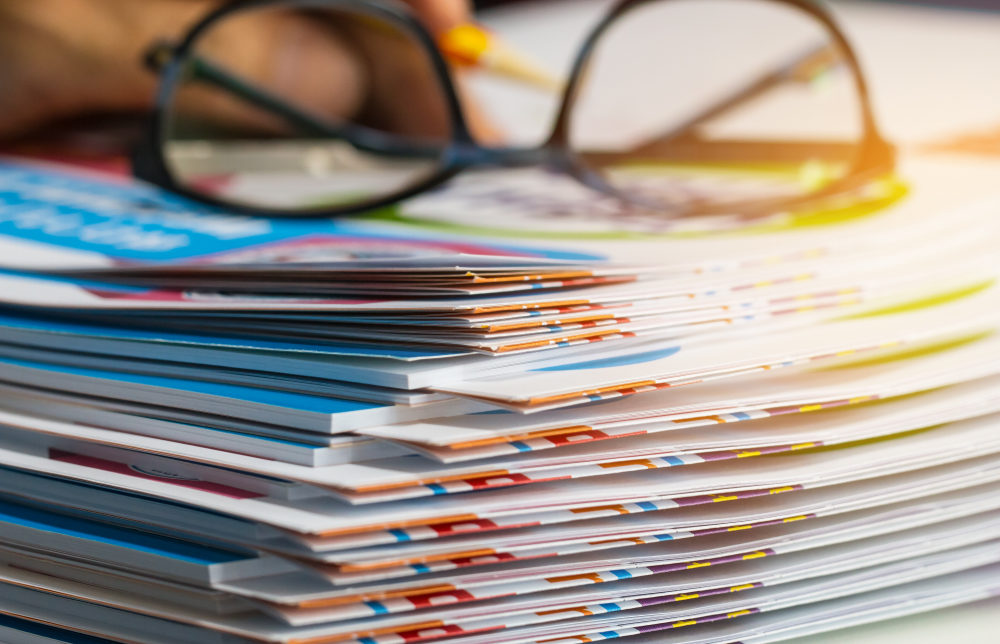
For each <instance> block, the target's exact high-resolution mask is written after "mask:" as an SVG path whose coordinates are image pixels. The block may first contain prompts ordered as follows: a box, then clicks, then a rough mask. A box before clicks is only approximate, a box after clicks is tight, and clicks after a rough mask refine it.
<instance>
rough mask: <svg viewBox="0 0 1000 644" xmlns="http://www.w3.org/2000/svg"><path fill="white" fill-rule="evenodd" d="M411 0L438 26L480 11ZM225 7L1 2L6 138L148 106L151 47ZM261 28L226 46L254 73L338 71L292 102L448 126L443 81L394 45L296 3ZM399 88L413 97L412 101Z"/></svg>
mask: <svg viewBox="0 0 1000 644" xmlns="http://www.w3.org/2000/svg"><path fill="white" fill-rule="evenodd" d="M406 2H407V4H409V5H410V7H411V8H412V9H413V11H414V13H415V14H416V16H417V17H418V18H419V19H420V20H422V21H423V22H424V24H425V25H426V26H427V28H428V29H429V30H430V31H431V32H432V33H434V34H437V33H440V32H442V31H444V30H447V29H449V28H451V27H453V26H455V25H457V24H460V23H463V22H467V21H468V20H469V18H470V14H469V5H468V3H467V1H466V0H406ZM218 4H219V0H143V1H140V0H32V2H22V1H21V0H0V88H2V91H0V138H10V137H15V136H21V135H24V134H26V133H28V132H30V131H31V130H33V129H37V128H39V127H41V126H43V125H44V124H45V123H47V122H51V121H53V120H56V119H61V118H67V117H74V116H78V115H82V114H88V113H116V112H135V111H142V110H145V109H148V108H149V107H150V106H151V104H152V98H153V94H154V91H155V85H156V79H155V78H154V77H153V75H151V74H149V73H148V71H146V70H145V69H144V68H143V67H142V65H141V63H140V61H141V58H142V54H143V52H144V51H145V50H146V48H147V47H148V46H149V45H150V44H151V43H153V42H155V41H158V40H176V39H177V38H178V37H179V36H180V35H182V34H183V33H184V31H185V30H186V29H187V28H188V27H189V26H190V25H191V24H193V23H194V22H195V21H196V20H197V19H198V18H200V17H201V16H202V15H204V14H205V13H207V12H208V11H210V10H211V9H212V8H213V7H215V6H217V5H218ZM250 29H251V30H254V31H251V32H250V33H245V32H244V33H241V38H240V39H238V40H235V41H233V42H228V43H224V46H225V47H227V51H228V54H227V56H228V57H230V58H233V57H234V56H235V57H237V58H239V59H240V60H241V61H245V64H241V66H242V67H244V69H243V70H241V71H242V72H243V73H246V74H247V75H248V76H249V77H250V78H251V79H257V78H265V77H268V76H269V75H273V73H274V67H275V66H276V62H275V61H279V62H280V64H281V65H284V66H287V67H292V68H294V67H296V66H299V67H302V68H309V69H311V70H313V71H312V75H313V76H316V75H319V76H321V77H324V78H329V82H327V83H323V84H308V85H310V86H304V85H306V84H302V85H299V86H292V87H287V88H285V89H286V91H287V92H288V94H287V95H286V98H288V99H290V100H292V101H293V102H297V103H298V104H300V105H304V106H306V107H309V108H310V109H313V110H315V111H317V112H322V113H325V114H329V115H331V116H336V117H352V116H354V115H355V114H357V113H358V112H359V111H360V110H362V109H364V110H367V111H368V112H370V116H371V117H372V118H375V119H377V120H378V121H380V125H381V126H382V127H385V128H386V129H388V130H390V131H399V132H402V133H415V132H417V131H418V130H419V131H421V132H438V131H441V130H442V128H443V127H444V125H445V124H444V123H443V122H441V119H442V118H444V116H443V113H441V111H440V110H435V109H433V108H432V104H433V102H434V101H437V99H438V91H439V90H438V88H437V87H434V86H433V79H430V78H428V77H427V75H426V74H424V75H423V76H421V75H419V74H413V73H410V72H411V71H412V67H413V65H412V60H407V57H406V56H402V55H399V52H398V51H397V52H393V50H392V48H385V47H381V48H380V47H377V44H378V43H368V44H366V43H365V42H361V43H360V44H359V42H358V41H357V40H353V41H349V39H345V38H342V37H341V36H340V35H338V33H337V32H336V31H334V30H331V29H329V28H328V26H326V25H323V24H322V22H321V21H317V20H315V19H314V18H311V17H310V16H306V15H297V14H293V13H290V12H289V13H283V14H281V17H280V20H273V19H272V20H266V19H262V20H259V21H257V22H256V24H250ZM289 45H292V46H289ZM359 49H362V50H365V49H366V50H367V51H359ZM244 50H245V51H244ZM278 50H280V51H281V55H280V56H279V55H278V54H277V53H276V52H277V51H278ZM394 53H395V54H396V55H393V54H394ZM401 83H402V84H403V86H401V85H400V84H401ZM400 96H405V97H406V98H407V100H406V101H405V102H401V101H400V100H399V98H400ZM470 111H471V112H473V117H472V120H473V129H479V130H480V131H486V129H487V128H486V127H485V126H481V127H478V128H477V126H476V123H477V122H481V119H477V118H476V117H475V116H474V114H475V110H470Z"/></svg>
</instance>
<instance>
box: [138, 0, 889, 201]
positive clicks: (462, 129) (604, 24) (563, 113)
mask: <svg viewBox="0 0 1000 644" xmlns="http://www.w3.org/2000/svg"><path fill="white" fill-rule="evenodd" d="M673 1H675V0H618V2H617V3H616V4H615V5H614V6H612V7H611V9H610V10H609V11H607V12H606V13H605V14H604V15H603V16H602V17H601V19H600V20H599V21H598V23H597V24H596V25H595V26H594V27H593V28H592V29H591V30H590V32H588V34H587V35H586V37H585V38H584V41H583V43H582V45H581V46H580V47H579V50H578V52H577V54H576V56H575V58H574V61H573V65H572V67H571V71H570V74H569V77H568V81H567V84H566V87H565V88H564V89H563V92H562V97H561V100H560V103H559V107H558V109H557V112H556V117H555V119H554V121H553V124H552V129H551V132H550V134H549V136H548V137H547V138H546V139H545V141H543V142H542V143H541V144H540V145H538V146H536V147H532V148H494V147H487V146H483V145H480V144H479V143H477V142H476V140H475V138H474V137H473V136H472V133H471V131H470V130H469V127H468V121H467V120H466V118H465V113H464V110H463V108H462V104H461V100H460V98H459V95H458V92H457V89H456V86H455V82H454V79H453V78H452V75H451V71H450V68H449V66H448V63H447V62H446V61H445V59H444V56H443V55H442V53H441V51H440V50H439V49H438V47H437V45H436V43H435V41H434V38H433V36H432V35H431V34H430V32H429V31H428V30H427V29H426V27H424V25H423V24H422V23H421V22H420V21H419V20H418V19H417V17H416V16H415V15H414V14H413V13H412V12H411V11H410V10H409V9H408V8H407V7H406V6H405V5H402V4H400V3H397V2H395V1H393V0H390V1H389V2H386V1H385V0H237V1H235V2H230V3H227V4H225V5H222V6H220V7H217V8H216V9H214V10H212V11H210V12H209V13H207V14H206V15H205V16H204V17H202V18H201V19H200V20H199V21H198V22H196V23H195V24H194V25H193V26H192V27H191V28H190V29H189V30H188V31H187V32H186V33H185V35H184V37H183V38H182V39H181V40H180V41H179V42H178V43H177V44H176V45H170V46H169V50H170V51H169V53H170V58H169V60H168V61H167V62H166V64H165V65H163V66H162V68H161V70H160V85H159V88H158V90H157V92H156V95H155V100H154V105H153V108H152V110H151V112H150V114H149V117H148V119H147V126H146V128H145V132H144V133H143V136H142V137H141V139H140V141H139V144H138V145H137V146H136V148H135V150H134V152H133V158H132V167H133V174H134V175H135V176H136V177H137V178H139V179H141V180H144V181H147V182H150V183H153V184H155V185H157V186H160V187H162V188H165V189H168V190H170V191H171V192H174V193H176V194H179V195H181V196H184V197H186V198H189V199H192V200H194V201H197V202H201V203H204V204H208V205H210V206H214V207H217V208H222V209H226V210H229V211H235V212H239V213H243V214H250V215H260V216H265V217H270V218H280V219H310V218H317V217H325V218H330V217H340V216H347V215H358V214H362V213H365V212H367V211H374V210H377V209H379V208H384V207H386V206H391V205H394V204H396V203H399V202H400V201H403V200H406V199H409V198H411V197H414V196H417V195H419V194H422V193H424V192H427V191H428V190H431V189H433V188H435V187H438V186H440V185H442V184H444V183H445V182H447V181H448V180H450V179H451V178H453V177H455V176H456V175H458V174H459V173H461V172H462V171H464V170H466V169H469V168H472V167H476V166H490V165H492V166H516V167H521V166H531V165H544V166H546V167H549V168H551V169H553V170H556V171H559V172H562V173H565V174H567V175H569V176H571V177H572V178H574V179H576V180H577V181H579V182H580V183H582V184H584V185H585V186H587V187H589V188H591V189H593V190H596V191H598V192H601V193H603V194H611V195H618V191H617V190H616V189H614V188H613V187H611V186H609V185H607V184H605V183H604V182H603V181H602V180H601V179H600V178H599V176H598V175H597V174H596V173H595V171H594V170H593V169H591V168H589V167H587V166H586V164H584V163H583V162H582V160H581V159H580V158H579V157H578V155H577V154H575V153H574V151H573V150H572V148H571V147H570V144H569V126H570V118H571V116H572V110H573V106H574V104H575V102H576V100H577V99H578V98H579V93H580V88H581V82H582V81H581V79H582V76H583V73H584V70H585V68H586V66H587V63H588V61H589V60H590V58H591V56H592V55H593V54H594V51H595V49H596V47H597V44H598V43H599V42H600V39H601V36H602V35H603V34H604V33H605V32H606V31H607V30H608V29H609V28H610V27H611V26H612V25H614V24H615V22H616V21H617V20H618V19H619V18H620V17H621V16H623V15H624V14H626V13H628V12H629V11H631V10H633V9H635V8H638V7H640V6H642V5H646V4H652V3H654V2H657V3H665V2H673ZM755 1H757V2H770V3H773V4H776V5H784V6H790V7H793V8H795V9H798V10H801V11H803V12H805V13H806V14H808V15H809V16H810V17H812V18H814V19H816V20H817V21H818V22H819V23H820V24H821V25H822V26H823V27H824V28H825V29H826V31H827V32H828V33H829V35H831V36H832V37H833V40H834V44H836V45H837V46H838V47H839V48H840V50H841V51H842V53H843V56H844V59H845V62H846V64H847V66H848V68H849V70H850V72H851V76H852V77H853V79H854V85H855V90H856V92H857V95H858V101H859V105H860V110H861V121H862V129H863V130H862V139H861V142H860V145H859V153H858V155H857V157H856V159H855V160H854V163H853V166H852V167H851V168H850V170H849V171H848V172H846V173H845V174H844V176H842V177H841V178H839V179H837V180H836V181H834V182H832V183H831V184H830V185H828V186H827V187H825V188H824V189H823V190H822V191H821V193H811V194H810V195H808V200H812V199H814V198H822V196H823V195H825V194H830V193H832V192H836V191H837V190H839V189H841V188H842V187H844V186H849V185H850V184H851V183H852V182H856V181H857V179H858V177H859V176H867V175H871V174H873V173H877V172H884V173H886V174H888V173H890V172H892V170H893V169H894V167H895V148H894V146H893V145H892V144H891V143H889V142H888V140H886V139H885V138H884V137H883V135H882V134H881V131H880V129H879V127H878V124H877V120H876V118H875V115H874V110H873V107H872V102H871V97H870V92H869V88H868V83H867V80H866V78H865V75H864V73H863V71H862V69H861V65H860V62H859V60H858V57H857V55H856V53H855V50H854V48H853V47H852V46H851V44H850V42H849V41H848V39H847V37H846V35H845V34H844V32H843V31H842V30H841V28H840V27H839V25H838V24H837V22H836V21H835V20H834V18H833V16H832V15H831V14H830V13H829V11H827V10H826V9H825V8H824V7H823V6H822V5H821V4H820V3H819V2H816V1H814V0H755ZM283 6H295V7H303V8H320V9H322V8H327V9H329V8H338V7H340V8H350V9H352V10H355V11H360V12H371V13H372V14H373V15H375V16H378V17H380V18H383V19H386V20H389V21H390V22H392V23H394V24H396V25H397V26H399V27H401V28H402V29H404V30H405V31H406V32H407V33H409V34H410V35H411V36H413V37H415V38H416V40H417V42H418V43H419V44H420V45H421V46H422V47H423V48H424V49H425V53H426V55H427V56H428V60H429V61H430V62H431V67H432V70H433V72H434V75H435V76H436V77H437V81H438V82H439V83H440V88H441V91H442V93H443V98H444V99H445V106H446V109H447V112H448V117H449V119H450V132H451V137H450V140H449V141H448V142H447V145H446V146H445V147H444V149H443V150H442V157H441V159H440V166H439V167H438V168H437V169H436V170H435V171H432V172H430V173H428V175H427V176H426V177H425V178H423V179H422V180H420V181H416V182H415V183H414V184H412V185H409V186H407V187H406V188H404V189H402V190H398V191H396V192H393V193H389V194H386V195H384V196H381V197H378V198H374V199H369V200H366V201H361V202H356V203H351V204H347V205H344V206H338V207H321V208H316V209H297V210H282V209H280V208H273V207H265V206H253V205H249V204H244V203H238V202H230V201H227V200H224V199H218V198H215V197H213V196H211V195H208V194H205V193H201V192H197V191H195V190H192V189H190V188H188V187H187V186H185V185H184V184H183V183H182V182H180V181H178V180H177V178H176V177H175V176H174V174H173V172H172V171H171V170H170V167H169V164H168V163H167V161H166V154H165V150H164V148H163V142H164V132H165V128H166V124H167V122H168V113H169V110H170V106H171V104H172V99H173V97H174V94H175V92H176V91H177V86H178V83H179V82H180V80H181V74H182V72H183V69H184V63H185V62H186V61H188V60H189V59H190V58H191V55H192V52H193V49H194V47H195V44H196V43H197V42H198V40H199V38H200V37H201V36H202V35H203V34H204V33H205V32H206V31H208V30H209V29H210V28H211V27H213V26H214V25H215V24H216V23H217V22H219V21H221V20H224V19H226V18H228V17H230V16H232V15H233V14H237V13H242V12H247V11H252V10H259V9H266V8H273V7H279V8H280V7H283Z"/></svg>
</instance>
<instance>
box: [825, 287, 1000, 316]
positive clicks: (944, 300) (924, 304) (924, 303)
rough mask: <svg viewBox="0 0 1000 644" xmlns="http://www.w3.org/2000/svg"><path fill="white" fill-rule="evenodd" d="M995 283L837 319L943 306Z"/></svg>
mask: <svg viewBox="0 0 1000 644" xmlns="http://www.w3.org/2000/svg"><path fill="white" fill-rule="evenodd" d="M995 284H996V280H994V279H988V280H984V281H982V282H977V283H975V284H972V285H968V286H963V287H960V288H956V289H952V290H949V291H944V292H942V293H935V294H933V295H928V296H925V297H921V298H917V299H915V300H910V301H909V302H901V303H898V304H891V305H889V306H883V307H878V308H873V309H869V310H867V311H861V312H860V313H852V314H851V315H845V316H844V317H841V318H837V320H836V321H841V320H858V319H862V318H874V317H879V316H881V315H895V314H897V313H911V312H913V311H919V310H921V309H929V308H933V307H935V306H941V305H942V304H948V303H950V302H955V301H958V300H961V299H962V298H965V297H970V296H972V295H976V294H977V293H982V292H983V291H985V290H987V289H989V288H992V287H993V286H994V285H995Z"/></svg>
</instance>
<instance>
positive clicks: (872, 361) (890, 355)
mask: <svg viewBox="0 0 1000 644" xmlns="http://www.w3.org/2000/svg"><path fill="white" fill-rule="evenodd" d="M995 333H996V332H995V331H992V330H991V331H981V332H978V333H974V334H972V335H967V336H962V337H960V338H957V339H951V340H944V341H942V342H932V343H930V344H921V345H918V346H915V347H912V346H911V347H906V348H903V349H898V350H895V351H887V352H885V353H879V355H877V356H874V357H871V358H861V359H859V360H851V361H849V362H840V363H838V364H835V365H828V366H824V367H818V368H816V369H814V371H835V370H838V369H854V368H855V367H872V366H875V365H880V364H886V363H889V362H895V361H897V360H911V359H913V358H922V357H924V356H929V355H931V354H933V353H940V352H943V351H949V350H951V349H957V348H958V347H962V346H966V345H969V344H974V343H976V342H979V341H980V340H982V339H984V338H988V337H990V336H992V335H994V334H995Z"/></svg>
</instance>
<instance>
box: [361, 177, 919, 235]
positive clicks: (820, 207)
mask: <svg viewBox="0 0 1000 644" xmlns="http://www.w3.org/2000/svg"><path fill="white" fill-rule="evenodd" d="M908 193H909V188H908V186H907V185H906V184H905V183H904V182H903V181H902V179H900V178H899V177H898V176H896V175H889V176H886V177H883V178H881V179H878V180H876V181H873V182H872V183H871V184H870V185H869V186H867V187H866V188H864V194H862V195H858V194H853V195H839V196H836V197H829V198H827V199H824V200H823V201H822V202H820V203H816V204H812V205H811V206H809V207H804V208H802V209H800V210H792V211H790V212H788V213H786V214H785V215H784V216H781V217H779V218H776V219H775V218H768V219H767V220H764V221H761V222H759V223H756V224H754V223H751V224H748V225H746V226H744V227H741V228H739V229H736V230H726V231H718V232H699V231H683V232H666V233H658V232H639V231H628V230H618V231H593V232H573V231H570V230H560V231H533V230H524V229H511V228H504V227H494V226H490V225H488V224H480V225H476V224H472V223H470V224H465V223H461V224H459V223H453V222H447V221H434V220H431V219H425V218H422V217H421V218H417V217H411V216H408V215H405V214H403V213H402V212H401V210H400V207H398V206H390V207H387V208H383V209H381V210H375V211H372V212H370V213H367V214H366V216H365V218H366V219H378V220H381V221H387V222H392V223H396V224H403V225H407V226H415V227H418V228H422V229H425V230H435V231H439V232H443V233H453V234H461V235H484V236H491V237H506V238H513V239H537V240H546V239H555V240H567V239H575V240H580V241H586V240H650V239H692V238H705V237H732V236H744V235H757V234H766V233H776V232H784V231H793V230H801V229H804V228H819V227H826V226H838V225H842V224H845V223H848V222H851V221H855V220H859V219H864V218H866V217H871V216H875V215H877V214H878V213H880V212H881V211H883V210H885V209H886V208H888V207H889V206H891V205H893V204H895V203H896V202H898V201H899V200H901V199H902V198H903V197H905V196H906V195H907V194H908Z"/></svg>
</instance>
